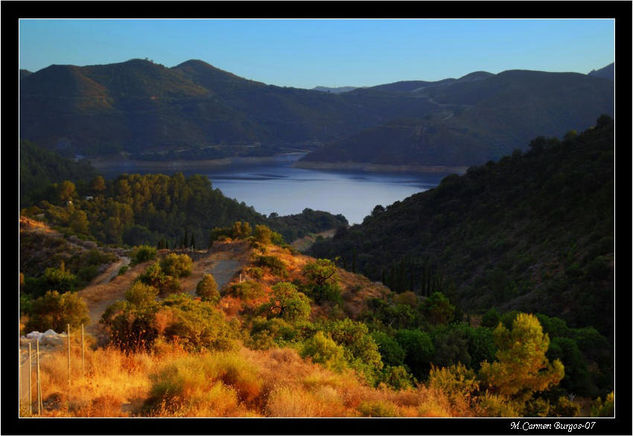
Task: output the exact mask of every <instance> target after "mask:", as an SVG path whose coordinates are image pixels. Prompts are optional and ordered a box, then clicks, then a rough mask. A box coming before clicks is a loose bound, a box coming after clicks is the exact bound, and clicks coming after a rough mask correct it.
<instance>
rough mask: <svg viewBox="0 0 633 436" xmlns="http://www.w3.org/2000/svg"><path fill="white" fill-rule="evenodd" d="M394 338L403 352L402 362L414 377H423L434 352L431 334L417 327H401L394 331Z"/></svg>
mask: <svg viewBox="0 0 633 436" xmlns="http://www.w3.org/2000/svg"><path fill="white" fill-rule="evenodd" d="M395 339H396V341H397V342H398V344H400V346H401V347H402V349H403V350H404V352H405V358H404V363H405V364H406V365H407V366H408V367H409V368H411V372H413V374H414V375H415V376H416V377H418V378H422V377H424V376H425V375H426V373H427V372H428V370H429V369H430V362H431V359H432V358H433V354H435V347H434V346H433V341H432V340H431V336H429V334H428V333H426V332H423V331H421V330H418V329H415V330H407V329H403V330H398V331H397V332H396V337H395Z"/></svg>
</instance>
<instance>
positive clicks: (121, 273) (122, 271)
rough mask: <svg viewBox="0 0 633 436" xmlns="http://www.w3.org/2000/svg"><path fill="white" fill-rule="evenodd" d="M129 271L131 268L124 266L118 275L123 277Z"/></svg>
mask: <svg viewBox="0 0 633 436" xmlns="http://www.w3.org/2000/svg"><path fill="white" fill-rule="evenodd" d="M128 269H130V267H129V266H127V265H123V266H122V267H121V268H119V272H118V273H117V275H119V276H122V275H123V274H125V273H126V272H127V270H128Z"/></svg>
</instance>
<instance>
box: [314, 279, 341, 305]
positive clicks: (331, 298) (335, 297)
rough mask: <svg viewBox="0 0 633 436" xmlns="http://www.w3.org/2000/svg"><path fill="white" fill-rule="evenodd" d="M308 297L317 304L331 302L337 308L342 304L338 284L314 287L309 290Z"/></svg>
mask: <svg viewBox="0 0 633 436" xmlns="http://www.w3.org/2000/svg"><path fill="white" fill-rule="evenodd" d="M310 296H311V297H312V298H313V299H314V301H316V302H317V303H319V304H320V303H324V302H331V303H334V304H337V305H339V306H340V305H342V304H343V297H342V295H341V287H340V286H339V285H338V283H324V284H323V285H321V286H318V285H317V286H314V287H313V288H312V289H311V290H310Z"/></svg>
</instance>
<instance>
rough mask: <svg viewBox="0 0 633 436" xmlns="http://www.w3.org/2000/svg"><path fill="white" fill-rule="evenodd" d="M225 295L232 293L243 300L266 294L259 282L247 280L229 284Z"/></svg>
mask: <svg viewBox="0 0 633 436" xmlns="http://www.w3.org/2000/svg"><path fill="white" fill-rule="evenodd" d="M225 295H232V296H234V297H237V298H239V299H241V300H252V299H253V298H258V297H261V296H262V295H264V289H263V288H262V285H260V284H259V283H257V282H251V281H245V282H242V283H235V284H232V285H231V286H229V287H228V289H227V290H226V291H225Z"/></svg>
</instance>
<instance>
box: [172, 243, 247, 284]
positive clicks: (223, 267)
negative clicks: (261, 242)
mask: <svg viewBox="0 0 633 436" xmlns="http://www.w3.org/2000/svg"><path fill="white" fill-rule="evenodd" d="M247 251H248V247H247V246H246V245H245V244H242V243H233V244H222V243H216V244H215V245H214V246H213V248H212V249H211V251H210V253H209V255H207V256H205V257H203V258H201V259H200V260H198V261H196V262H194V264H193V270H192V272H191V275H189V276H188V277H184V278H182V279H180V283H181V285H182V289H183V291H185V292H187V293H189V294H192V295H193V294H195V292H196V286H197V285H198V282H200V280H202V276H203V275H204V274H213V278H215V281H216V283H217V284H218V288H221V287H222V286H224V285H225V284H226V283H228V282H229V281H230V280H231V279H232V278H233V276H234V275H235V274H237V273H238V272H239V270H240V269H241V268H242V266H244V264H246V262H247V261H248V258H247Z"/></svg>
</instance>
